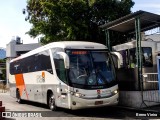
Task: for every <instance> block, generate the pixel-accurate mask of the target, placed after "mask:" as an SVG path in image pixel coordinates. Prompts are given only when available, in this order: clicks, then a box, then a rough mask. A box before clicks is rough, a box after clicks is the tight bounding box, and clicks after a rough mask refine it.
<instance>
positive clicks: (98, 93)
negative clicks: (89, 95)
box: [97, 90, 101, 98]
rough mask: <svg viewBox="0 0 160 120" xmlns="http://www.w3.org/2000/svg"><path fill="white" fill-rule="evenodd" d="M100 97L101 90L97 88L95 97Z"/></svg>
mask: <svg viewBox="0 0 160 120" xmlns="http://www.w3.org/2000/svg"><path fill="white" fill-rule="evenodd" d="M100 97H101V90H97V98H100Z"/></svg>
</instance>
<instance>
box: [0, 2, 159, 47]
mask: <svg viewBox="0 0 160 120" xmlns="http://www.w3.org/2000/svg"><path fill="white" fill-rule="evenodd" d="M133 1H134V2H135V5H134V6H133V8H132V9H131V10H132V12H135V11H138V10H144V11H147V12H151V13H155V14H159V15H160V0H133ZM25 7H26V0H1V4H0V15H1V18H0V47H3V48H6V44H8V43H9V42H10V41H11V39H12V38H14V37H16V36H19V37H21V39H22V40H23V43H24V44H27V43H37V42H38V40H37V39H33V38H30V36H29V35H27V34H25V33H26V32H27V31H29V29H30V28H31V26H32V25H31V24H29V23H28V22H27V21H25V15H23V14H22V10H23V9H24V8H25Z"/></svg>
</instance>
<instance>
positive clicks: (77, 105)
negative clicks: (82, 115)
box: [71, 93, 119, 110]
mask: <svg viewBox="0 0 160 120" xmlns="http://www.w3.org/2000/svg"><path fill="white" fill-rule="evenodd" d="M118 98H119V94H118V93H117V94H115V95H114V96H112V97H109V98H100V99H83V98H79V97H75V96H72V102H71V109H72V110H76V109H83V108H93V107H102V106H112V105H117V104H118Z"/></svg>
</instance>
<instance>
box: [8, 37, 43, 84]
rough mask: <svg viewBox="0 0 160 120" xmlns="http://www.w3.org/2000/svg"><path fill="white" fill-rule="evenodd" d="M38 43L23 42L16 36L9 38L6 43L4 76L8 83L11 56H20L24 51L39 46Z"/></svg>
mask: <svg viewBox="0 0 160 120" xmlns="http://www.w3.org/2000/svg"><path fill="white" fill-rule="evenodd" d="M40 46H41V44H40V43H31V44H23V43H22V41H21V38H20V37H16V39H15V40H14V39H13V40H11V41H10V42H9V43H8V44H7V45H6V78H7V83H8V78H9V63H10V61H11V60H12V59H13V58H16V57H18V56H20V55H21V54H24V53H26V52H29V51H31V50H33V49H36V48H38V47H40Z"/></svg>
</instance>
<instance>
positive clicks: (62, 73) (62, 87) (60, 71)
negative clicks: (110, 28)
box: [53, 52, 70, 108]
mask: <svg viewBox="0 0 160 120" xmlns="http://www.w3.org/2000/svg"><path fill="white" fill-rule="evenodd" d="M60 53H63V52H59V54H58V53H57V54H56V55H54V56H53V57H54V64H55V69H56V73H57V79H58V80H59V84H58V86H57V90H58V91H57V94H58V99H59V106H62V107H65V108H69V107H70V101H69V98H70V94H68V93H69V92H68V91H69V87H68V85H67V83H68V82H67V77H66V68H65V62H64V61H65V60H64V56H63V54H60ZM64 54H65V53H64Z"/></svg>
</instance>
